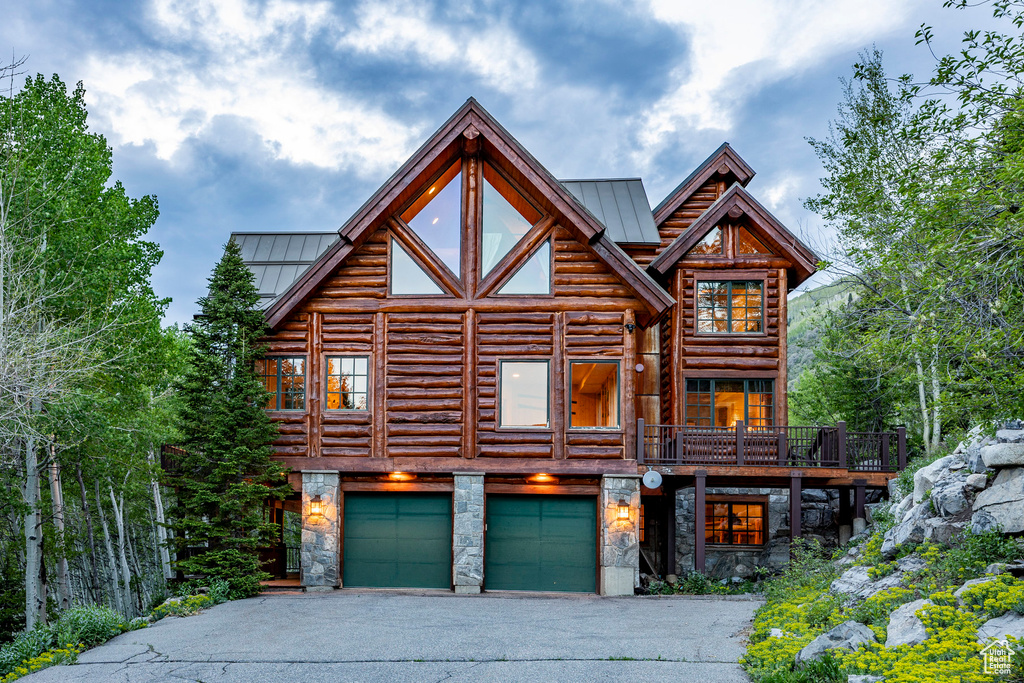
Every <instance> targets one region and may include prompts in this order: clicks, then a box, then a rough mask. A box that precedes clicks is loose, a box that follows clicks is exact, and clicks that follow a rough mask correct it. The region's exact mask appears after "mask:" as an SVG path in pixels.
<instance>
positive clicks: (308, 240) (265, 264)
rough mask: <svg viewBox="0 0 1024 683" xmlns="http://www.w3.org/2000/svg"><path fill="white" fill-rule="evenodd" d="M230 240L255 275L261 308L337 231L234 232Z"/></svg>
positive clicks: (333, 239)
mask: <svg viewBox="0 0 1024 683" xmlns="http://www.w3.org/2000/svg"><path fill="white" fill-rule="evenodd" d="M231 241H233V242H235V243H236V244H237V245H238V247H239V249H241V251H242V260H243V261H245V265H246V266H248V267H249V270H250V271H252V274H253V277H255V278H256V288H257V290H258V291H259V293H260V308H267V307H268V306H270V304H271V303H273V301H274V299H276V298H277V297H278V296H279V295H280V294H281V292H284V291H285V290H287V289H288V288H289V287H291V285H292V283H293V282H295V280H297V279H298V278H299V276H300V275H302V273H304V272H305V271H306V269H307V268H309V267H310V266H311V265H313V263H314V262H316V260H317V259H318V258H320V256H322V255H323V253H324V252H325V251H327V249H328V247H330V246H331V245H332V244H334V243H335V242H337V241H338V233H336V232H233V233H231Z"/></svg>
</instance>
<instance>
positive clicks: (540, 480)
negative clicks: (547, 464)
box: [529, 472, 558, 484]
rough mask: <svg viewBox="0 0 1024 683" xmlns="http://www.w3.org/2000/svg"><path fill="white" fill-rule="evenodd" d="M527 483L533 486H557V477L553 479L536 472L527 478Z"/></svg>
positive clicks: (544, 473)
mask: <svg viewBox="0 0 1024 683" xmlns="http://www.w3.org/2000/svg"><path fill="white" fill-rule="evenodd" d="M529 481H531V482H533V483H535V484H557V483H558V477H554V476H552V475H550V474H548V473H547V472H538V473H537V474H534V475H533V476H531V477H529Z"/></svg>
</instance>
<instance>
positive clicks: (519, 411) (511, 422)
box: [498, 361, 549, 427]
mask: <svg viewBox="0 0 1024 683" xmlns="http://www.w3.org/2000/svg"><path fill="white" fill-rule="evenodd" d="M498 375H499V382H500V387H499V391H500V392H501V411H500V415H499V424H500V426H502V427H547V426H548V386H549V382H548V363H547V361H501V365H500V368H499V372H498Z"/></svg>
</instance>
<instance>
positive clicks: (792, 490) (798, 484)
mask: <svg viewBox="0 0 1024 683" xmlns="http://www.w3.org/2000/svg"><path fill="white" fill-rule="evenodd" d="M802 493H803V480H802V479H801V474H800V472H795V471H794V472H792V473H791V474H790V477H789V540H790V541H791V542H792V541H795V540H796V539H798V538H800V517H801V506H800V501H801V498H802V496H801V494H802Z"/></svg>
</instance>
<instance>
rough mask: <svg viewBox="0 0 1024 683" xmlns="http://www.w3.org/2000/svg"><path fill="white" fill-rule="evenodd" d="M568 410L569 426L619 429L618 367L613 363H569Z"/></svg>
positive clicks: (575, 427) (574, 427)
mask: <svg viewBox="0 0 1024 683" xmlns="http://www.w3.org/2000/svg"><path fill="white" fill-rule="evenodd" d="M569 378H570V379H569V382H570V384H571V387H572V390H571V392H570V394H571V400H572V410H571V412H570V418H571V419H570V420H569V426H570V427H572V428H573V429H579V428H584V429H587V428H591V429H593V428H602V427H604V428H614V427H618V426H619V364H618V363H615V362H609V361H602V362H596V363H591V362H585V361H572V362H571V363H569Z"/></svg>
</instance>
